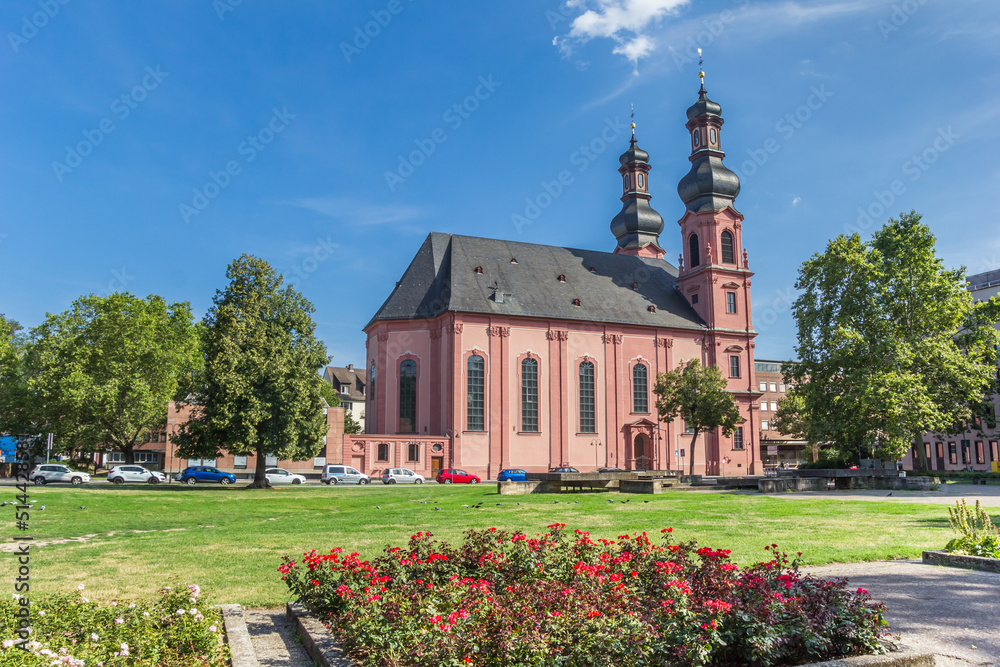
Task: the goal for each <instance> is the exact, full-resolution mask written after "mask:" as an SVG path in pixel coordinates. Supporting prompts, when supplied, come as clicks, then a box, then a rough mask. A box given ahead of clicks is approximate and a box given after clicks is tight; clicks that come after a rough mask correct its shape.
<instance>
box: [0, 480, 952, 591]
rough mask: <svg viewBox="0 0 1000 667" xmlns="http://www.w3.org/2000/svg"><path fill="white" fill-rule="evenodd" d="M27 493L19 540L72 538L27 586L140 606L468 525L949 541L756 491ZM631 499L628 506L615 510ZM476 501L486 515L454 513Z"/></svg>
mask: <svg viewBox="0 0 1000 667" xmlns="http://www.w3.org/2000/svg"><path fill="white" fill-rule="evenodd" d="M30 492H31V498H32V499H34V500H37V501H38V503H37V506H41V505H43V504H44V505H45V506H46V509H45V510H44V511H42V510H39V509H36V510H34V511H33V512H32V514H31V520H30V530H29V531H28V532H27V533H25V534H28V535H31V536H33V537H34V538H35V541H36V542H44V541H53V542H58V541H59V540H72V541H67V542H61V543H50V544H48V545H41V544H39V545H36V546H35V547H34V548H33V549H32V558H31V568H32V569H31V580H32V590H33V591H36V592H42V591H54V590H61V591H70V590H74V589H75V587H76V586H77V584H79V583H85V584H86V586H87V592H88V594H89V596H90V597H91V598H94V599H101V598H112V597H144V598H148V597H150V596H151V595H152V594H154V593H155V591H156V589H157V588H158V587H160V586H162V585H164V584H169V583H173V582H177V581H181V582H188V583H197V584H200V585H201V586H202V587H206V588H208V589H210V590H211V592H212V593H213V597H214V598H215V599H216V600H217V601H219V602H238V603H242V604H244V605H248V606H262V605H279V604H282V603H283V602H284V601H285V600H286V599H287V597H286V592H285V590H286V589H285V588H284V584H282V582H281V581H280V580H279V578H278V577H279V575H278V574H277V572H276V571H275V569H276V568H277V566H278V565H279V564H280V561H281V556H283V555H284V554H292V555H295V556H298V555H301V554H302V553H303V552H305V551H309V550H312V549H316V550H318V551H323V552H326V551H329V550H330V549H331V548H333V547H338V546H339V547H343V548H345V549H348V550H353V551H359V552H361V554H362V555H363V556H365V557H374V556H376V555H378V554H379V553H380V552H381V549H382V547H383V546H384V545H386V544H387V543H392V544H395V545H399V544H402V543H403V542H404V541H405V540H406V539H407V538H408V537H409V536H410V535H411V534H413V533H414V532H416V531H427V530H430V531H432V532H433V533H434V534H435V535H437V536H438V537H441V538H445V539H448V540H450V541H457V540H458V539H459V538H460V537H461V534H462V531H464V530H465V529H466V528H469V527H481V528H482V527H489V526H497V527H500V528H506V529H512V530H523V531H525V532H527V533H529V534H533V533H536V532H539V531H541V530H544V529H545V526H546V525H548V524H551V523H555V522H560V523H565V524H566V525H567V527H568V528H569V529H573V528H579V529H582V530H588V531H591V532H592V533H593V536H594V537H595V538H596V537H609V538H613V537H615V536H617V535H618V534H620V533H624V532H632V531H642V530H645V531H648V532H650V533H657V535H658V534H659V531H660V529H661V528H664V527H667V526H672V527H673V528H674V535H675V536H676V537H677V538H678V539H682V540H688V539H697V540H698V541H699V543H701V544H704V545H708V546H713V547H717V548H726V549H732V551H733V558H734V559H735V560H736V561H737V562H740V563H748V562H750V561H753V560H755V559H758V558H761V557H763V556H764V555H765V554H764V552H763V547H764V546H765V545H767V544H770V543H772V542H776V543H778V544H779V545H780V546H781V547H782V548H784V549H785V550H786V551H789V552H792V553H794V552H796V551H801V552H803V554H804V556H803V558H804V560H805V561H806V562H807V563H810V564H821V563H829V562H832V561H860V560H883V559H892V558H912V557H915V556H919V554H920V552H921V550H923V549H928V548H941V547H942V546H943V545H944V544H945V543H946V542H947V541H948V540H949V539H950V530H949V528H948V510H947V507H946V506H942V505H919V504H912V503H877V502H863V501H857V502H853V501H843V500H820V499H817V500H792V499H776V498H767V497H762V496H756V495H730V494H706V493H685V492H668V493H664V494H663V495H659V496H641V495H626V494H619V493H602V494H579V495H563V496H552V495H532V496H502V497H501V496H499V495H497V492H496V487H495V486H493V485H482V486H437V485H424V486H417V487H388V488H386V487H382V486H381V485H375V486H369V487H360V488H359V487H343V486H341V487H326V486H321V487H317V486H309V487H304V488H296V487H292V488H281V489H273V490H266V491H265V490H253V491H250V490H245V489H242V488H239V487H237V488H219V487H213V488H205V487H195V488H190V487H178V486H173V485H171V486H159V487H145V486H143V487H131V486H124V487H106V486H90V487H86V486H85V487H82V488H73V487H65V486H60V487H54V486H50V487H32V488H31V490H30ZM14 495H15V489H14V487H2V488H0V500H8V501H12V500H13V499H14ZM626 499H628V500H629V501H630V502H628V503H622V502H621V501H622V500H626ZM608 500H615V502H614V503H613V504H612V503H609V502H608ZM480 501H482V502H483V503H484V505H483V508H482V509H479V510H473V509H466V508H464V507H462V505H463V504H466V505H472V504H475V503H478V502H480ZM556 501H558V502H556ZM644 501H649V502H644ZM424 502H426V504H424ZM496 503H501V504H500V506H497V505H496ZM518 503H520V505H518ZM81 505H82V506H84V507H86V509H79V506H81ZM376 506H381V509H376ZM435 507H440V508H441V509H440V510H436V509H434V508H435ZM0 512H6V513H7V514H6V519H5V520H4V521H2V522H0V535H2V537H3V541H4V544H5V545H6V548H8V549H9V548H10V547H11V545H12V542H11V538H12V537H13V536H14V535H15V534H16V533H18V531H16V530H15V526H14V511H13V509H12V507H11V506H10V505H8V506H7V507H4V508H0ZM5 555H6V554H5ZM16 566H17V563H16V558H12V557H9V556H8V557H6V558H2V560H0V571H2V575H3V578H4V580H6V581H11V580H12V579H13V577H14V576H15V574H14V573H15V569H16Z"/></svg>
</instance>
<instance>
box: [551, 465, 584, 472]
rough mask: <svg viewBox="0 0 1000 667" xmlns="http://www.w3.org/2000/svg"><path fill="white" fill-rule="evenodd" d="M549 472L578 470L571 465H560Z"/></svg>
mask: <svg viewBox="0 0 1000 667" xmlns="http://www.w3.org/2000/svg"><path fill="white" fill-rule="evenodd" d="M549 472H580V471H579V470H577V469H576V468H574V467H573V466H560V467H559V468H553V469H552V470H550V471H549Z"/></svg>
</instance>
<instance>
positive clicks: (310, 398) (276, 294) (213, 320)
mask: <svg viewBox="0 0 1000 667" xmlns="http://www.w3.org/2000/svg"><path fill="white" fill-rule="evenodd" d="M226 277H227V278H228V279H229V281H230V282H229V285H228V286H227V287H226V289H225V290H221V291H217V292H216V295H215V298H214V299H213V305H212V307H211V309H209V311H208V313H207V314H206V315H205V319H204V325H205V335H204V340H203V349H204V353H205V370H204V373H203V375H202V377H201V379H200V386H199V390H198V392H196V393H195V394H194V395H193V396H192V397H191V400H190V403H192V404H193V407H194V409H193V411H192V412H193V415H192V418H191V420H190V421H188V422H187V424H185V425H184V426H183V427H182V429H181V432H180V434H179V436H178V438H177V441H178V453H179V454H180V455H181V456H186V457H190V458H208V457H212V456H216V455H217V453H218V451H219V449H225V450H227V451H229V452H231V453H233V454H238V455H255V456H256V457H257V464H256V469H255V472H254V481H253V483H252V484H251V486H252V487H263V486H267V483H266V480H265V477H264V471H265V469H266V466H265V456H267V455H275V456H278V457H279V458H282V459H291V460H296V461H300V460H305V459H308V458H312V457H314V456H315V455H316V454H317V453H318V452H319V450H320V449H321V448H322V447H323V436H324V435H326V430H327V428H326V418H325V417H324V415H323V405H324V404H323V385H324V384H326V383H325V381H324V380H323V379H322V378H321V377H320V376H319V375H318V374H317V372H316V371H317V369H318V368H320V367H321V366H323V365H325V364H326V363H327V362H328V361H329V357H328V356H327V354H326V347H325V346H324V345H323V343H322V342H321V341H319V340H317V339H316V336H315V330H316V325H315V324H314V323H313V320H312V313H313V312H314V308H313V306H312V304H311V303H309V301H307V300H306V299H305V297H303V296H302V295H301V294H299V293H298V292H296V291H295V290H294V289H292V287H291V286H284V285H283V282H284V281H283V279H282V277H281V276H280V275H278V274H277V273H275V271H274V269H273V268H271V265H270V264H268V263H267V262H265V261H264V260H262V259H258V258H257V257H253V256H250V255H243V256H241V257H240V258H239V259H237V260H235V261H234V262H233V263H232V264H230V265H229V267H228V268H227V270H226Z"/></svg>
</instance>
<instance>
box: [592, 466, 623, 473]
mask: <svg viewBox="0 0 1000 667" xmlns="http://www.w3.org/2000/svg"><path fill="white" fill-rule="evenodd" d="M597 472H625V471H624V470H622V469H621V468H608V467H605V468H598V469H597Z"/></svg>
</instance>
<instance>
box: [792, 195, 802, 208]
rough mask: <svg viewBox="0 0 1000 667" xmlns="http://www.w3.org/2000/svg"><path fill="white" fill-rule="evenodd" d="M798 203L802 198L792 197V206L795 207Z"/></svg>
mask: <svg viewBox="0 0 1000 667" xmlns="http://www.w3.org/2000/svg"><path fill="white" fill-rule="evenodd" d="M800 201H802V197H792V206H796V205H797V204H798V203H799V202H800Z"/></svg>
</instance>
